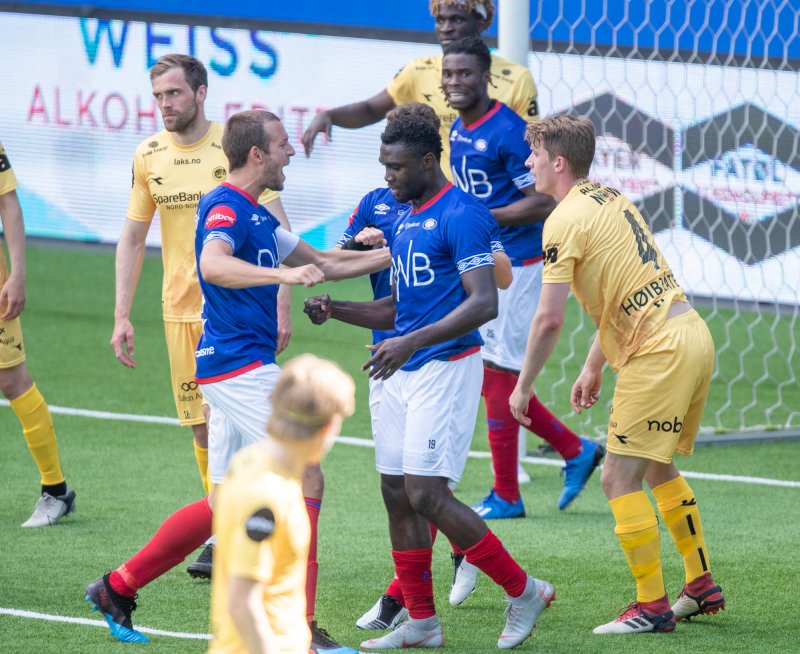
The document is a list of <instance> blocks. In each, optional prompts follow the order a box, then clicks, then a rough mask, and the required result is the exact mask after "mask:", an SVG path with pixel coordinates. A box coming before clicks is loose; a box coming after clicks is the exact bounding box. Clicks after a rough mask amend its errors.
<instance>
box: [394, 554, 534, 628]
mask: <svg viewBox="0 0 800 654" xmlns="http://www.w3.org/2000/svg"><path fill="white" fill-rule="evenodd" d="M432 557H433V550H432V549H431V548H428V549H424V550H402V551H398V550H392V558H394V569H395V571H396V574H397V579H398V581H399V583H400V585H401V586H402V589H403V599H404V600H405V607H406V608H407V609H408V615H409V617H411V618H413V619H414V620H423V619H425V618H430V617H431V616H432V615H435V614H436V608H435V607H434V605H433V577H432V575H431V559H432ZM523 588H524V586H523Z"/></svg>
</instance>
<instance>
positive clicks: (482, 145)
mask: <svg viewBox="0 0 800 654" xmlns="http://www.w3.org/2000/svg"><path fill="white" fill-rule="evenodd" d="M488 147H489V145H488V143H486V141H484V140H483V139H478V140H477V141H475V149H476V150H477V151H478V152H486V150H487V148H488Z"/></svg>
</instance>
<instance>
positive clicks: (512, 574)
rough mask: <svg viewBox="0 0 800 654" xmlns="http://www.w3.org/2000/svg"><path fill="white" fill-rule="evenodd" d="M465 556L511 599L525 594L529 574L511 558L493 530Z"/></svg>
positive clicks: (468, 549)
mask: <svg viewBox="0 0 800 654" xmlns="http://www.w3.org/2000/svg"><path fill="white" fill-rule="evenodd" d="M464 554H466V555H467V561H469V562H470V563H471V564H472V565H474V566H475V567H477V568H478V569H479V570H481V572H484V573H485V574H486V575H488V576H489V577H491V579H492V580H493V581H494V582H495V583H496V584H498V585H499V586H502V587H503V589H504V590H505V591H506V593H508V595H510V596H511V597H519V596H520V595H522V593H524V592H525V585H526V584H527V583H528V573H527V572H525V570H523V569H522V568H521V567H520V566H519V563H517V562H516V561H515V560H514V559H513V558H512V557H511V555H510V554H509V553H508V550H507V549H506V548H505V547H503V543H501V542H500V539H499V538H497V536H495V535H494V534H493V533H492V531H491V530H489V531H487V532H486V534H485V535H484V537H483V538H481V539H480V540H479V541H478V542H477V543H475V545H473V546H472V547H468V548H467V549H465V550H464Z"/></svg>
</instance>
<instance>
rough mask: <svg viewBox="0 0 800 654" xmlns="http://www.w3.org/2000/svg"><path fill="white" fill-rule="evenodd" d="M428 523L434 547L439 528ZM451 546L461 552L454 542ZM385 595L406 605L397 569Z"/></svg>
mask: <svg viewBox="0 0 800 654" xmlns="http://www.w3.org/2000/svg"><path fill="white" fill-rule="evenodd" d="M428 524H429V526H430V528H431V547H433V544H434V543H435V542H436V534H438V533H439V530H438V529H437V528H436V526H435V525H433V524H431V523H428ZM450 547H452V548H453V551H454V552H456V553H457V554H460V552H457V551H456V550H457V548H456V546H455V545H453V543H450ZM384 595H390V596H392V597H394V598H395V599H396V600H397V601H398V602H400V604H401V605H402V606H405V605H406V602H405V598H404V597H403V589H402V587H401V586H400V580H399V579H398V578H397V572H396V571H395V575H394V579H392V581H391V583H390V584H389V585H388V586H387V588H386V592H385V593H384Z"/></svg>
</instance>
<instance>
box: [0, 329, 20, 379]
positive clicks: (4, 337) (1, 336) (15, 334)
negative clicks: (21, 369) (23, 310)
mask: <svg viewBox="0 0 800 654" xmlns="http://www.w3.org/2000/svg"><path fill="white" fill-rule="evenodd" d="M24 361H25V346H24V344H23V343H22V325H21V324H20V322H19V318H13V319H12V320H0V369H5V368H13V367H14V366H18V365H19V364H20V363H23V362H24Z"/></svg>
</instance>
